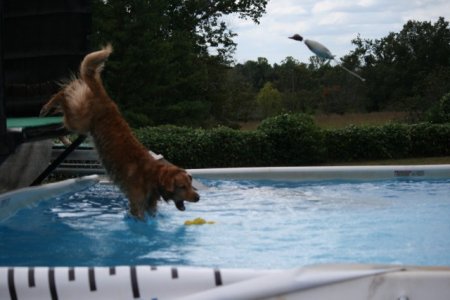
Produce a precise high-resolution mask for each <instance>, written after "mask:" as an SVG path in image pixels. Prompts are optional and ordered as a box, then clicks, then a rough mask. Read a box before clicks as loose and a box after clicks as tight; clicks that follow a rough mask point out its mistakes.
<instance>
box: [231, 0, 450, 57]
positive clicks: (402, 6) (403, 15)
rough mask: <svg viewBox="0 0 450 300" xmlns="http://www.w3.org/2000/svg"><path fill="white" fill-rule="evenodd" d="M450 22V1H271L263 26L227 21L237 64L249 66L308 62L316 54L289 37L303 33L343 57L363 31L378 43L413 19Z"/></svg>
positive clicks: (364, 35)
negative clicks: (288, 60) (250, 63)
mask: <svg viewBox="0 0 450 300" xmlns="http://www.w3.org/2000/svg"><path fill="white" fill-rule="evenodd" d="M440 16H442V17H444V18H445V20H446V21H450V0H319V1H315V0H269V3H268V5H267V8H266V14H265V15H264V16H263V17H262V18H261V19H260V24H259V25H258V24H255V23H253V22H252V21H251V20H247V21H246V20H241V19H238V18H234V17H229V18H228V19H226V21H227V23H228V26H229V28H231V29H232V30H233V31H234V32H236V33H238V36H237V37H235V42H236V43H237V44H238V45H237V50H236V53H235V56H234V57H235V60H236V62H237V63H243V62H245V61H247V60H256V59H257V58H258V57H265V58H267V59H268V60H269V63H271V64H273V63H281V61H282V60H284V59H285V58H286V57H287V56H292V57H294V58H295V59H297V60H299V61H301V62H305V63H308V62H309V57H310V56H311V55H312V53H311V52H310V51H309V49H308V48H307V47H306V46H305V45H304V44H303V43H300V42H296V41H293V40H290V39H288V38H287V37H288V36H291V35H292V34H294V33H299V34H300V35H302V36H303V37H304V38H306V39H311V40H316V41H318V42H320V43H322V44H324V45H325V46H326V47H327V48H328V49H330V50H331V52H332V53H333V54H335V55H336V56H337V58H340V57H342V56H344V55H346V54H348V53H349V52H350V51H351V50H353V49H354V48H355V47H354V46H353V45H352V44H351V40H352V39H354V38H355V37H356V36H357V35H358V33H359V34H360V35H361V37H362V38H364V39H377V38H382V37H385V36H387V35H388V34H389V33H390V32H399V31H400V30H401V29H402V27H403V25H404V24H405V23H406V22H407V21H408V20H417V21H431V22H432V23H434V22H436V21H437V19H438V17H440Z"/></svg>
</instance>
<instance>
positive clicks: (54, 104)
mask: <svg viewBox="0 0 450 300" xmlns="http://www.w3.org/2000/svg"><path fill="white" fill-rule="evenodd" d="M65 100H66V96H65V94H64V90H60V91H59V92H58V93H56V94H54V95H53V96H52V97H51V98H50V100H49V101H48V102H47V103H46V104H45V105H44V106H43V107H42V108H41V111H40V112H39V116H40V117H45V116H47V115H49V114H50V113H56V112H62V107H61V106H62V102H63V101H65Z"/></svg>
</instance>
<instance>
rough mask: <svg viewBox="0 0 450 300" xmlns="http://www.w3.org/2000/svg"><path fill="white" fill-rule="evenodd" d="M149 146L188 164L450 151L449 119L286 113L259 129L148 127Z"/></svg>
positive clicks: (284, 162)
mask: <svg viewBox="0 0 450 300" xmlns="http://www.w3.org/2000/svg"><path fill="white" fill-rule="evenodd" d="M135 133H136V136H137V137H138V139H139V140H140V141H141V142H142V143H143V144H144V145H145V146H146V147H148V148H149V149H151V150H153V151H154V152H156V153H160V154H163V155H164V156H165V157H166V159H168V160H169V161H171V162H173V163H174V164H177V165H180V166H183V167H185V168H220V167H251V166H253V167H257V166H301V165H314V164H325V163H334V162H350V161H358V160H377V159H389V158H408V157H427V156H448V155H450V124H439V125H438V124H429V123H424V124H415V125H407V124H388V125H384V126H348V127H346V128H343V129H334V130H322V129H320V128H319V127H318V126H316V125H315V124H314V122H313V120H312V118H311V117H310V116H307V115H303V114H297V115H289V114H284V115H280V116H277V117H273V118H269V119H266V120H265V121H263V122H262V123H261V125H260V127H258V129H257V130H253V131H240V130H234V129H230V128H227V127H219V128H215V129H210V130H204V129H191V128H187V127H176V126H162V127H147V128H141V129H138V130H136V131H135Z"/></svg>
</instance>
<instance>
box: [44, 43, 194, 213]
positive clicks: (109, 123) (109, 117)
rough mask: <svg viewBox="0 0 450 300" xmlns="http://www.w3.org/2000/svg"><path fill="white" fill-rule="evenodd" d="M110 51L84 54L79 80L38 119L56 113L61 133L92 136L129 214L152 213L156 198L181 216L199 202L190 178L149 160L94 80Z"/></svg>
mask: <svg viewBox="0 0 450 300" xmlns="http://www.w3.org/2000/svg"><path fill="white" fill-rule="evenodd" d="M111 52H112V47H111V45H108V46H106V47H104V48H103V49H102V50H100V51H96V52H92V53H90V54H88V55H86V57H85V58H84V59H83V61H82V62H81V66H80V74H79V77H78V78H73V79H72V80H71V81H70V82H68V83H67V84H65V85H63V87H62V89H61V90H60V91H59V92H58V93H56V94H55V95H54V96H53V97H52V98H51V99H50V100H49V101H48V102H47V103H46V104H45V105H44V106H43V108H42V110H41V116H44V115H47V114H49V113H51V112H54V111H57V112H62V113H63V115H64V125H65V126H66V127H67V129H69V130H70V131H72V132H75V133H78V134H90V135H91V136H92V139H93V141H94V144H95V147H96V149H97V152H98V154H99V156H100V159H101V161H102V163H103V165H104V167H105V169H106V171H107V173H108V175H109V176H110V177H111V179H112V180H113V182H114V183H115V184H117V185H118V186H119V187H120V188H121V190H122V191H123V192H124V193H125V195H126V196H127V198H128V200H129V206H130V212H131V214H132V215H134V216H136V217H137V218H139V219H144V217H145V213H146V212H148V213H149V214H151V215H152V214H154V213H155V212H156V207H157V202H158V200H159V199H160V198H161V197H162V198H163V199H164V200H166V201H168V200H170V199H171V200H173V201H174V202H175V206H176V207H177V208H178V209H179V210H181V211H183V210H185V206H184V201H189V202H197V201H199V199H200V196H199V195H198V193H197V192H196V190H195V188H194V187H193V186H192V177H191V176H190V175H189V174H188V173H187V172H186V171H185V170H184V169H181V168H178V167H176V166H174V165H167V164H165V163H163V162H160V161H157V160H155V159H154V158H153V157H152V156H150V154H149V152H148V150H147V149H146V148H145V147H144V146H143V145H142V144H141V143H140V142H139V141H138V140H137V139H136V137H135V136H134V135H133V133H132V131H131V129H130V127H129V125H128V124H127V122H126V121H125V120H124V118H123V117H122V116H121V114H120V112H119V109H118V107H117V105H116V104H115V103H114V102H113V101H112V100H111V98H110V97H109V96H108V94H107V92H106V90H105V88H104V86H103V83H102V79H101V77H100V75H101V72H102V69H103V66H104V63H105V61H106V60H107V58H108V57H109V55H110V54H111Z"/></svg>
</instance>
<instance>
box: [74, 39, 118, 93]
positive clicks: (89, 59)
mask: <svg viewBox="0 0 450 300" xmlns="http://www.w3.org/2000/svg"><path fill="white" fill-rule="evenodd" d="M112 51H113V49H112V46H111V44H108V45H106V46H105V47H103V49H102V50H99V51H96V52H92V53H89V54H88V55H86V56H85V57H84V59H83V61H82V62H81V66H80V77H81V79H82V80H83V81H84V82H86V84H87V85H88V87H89V88H90V89H91V91H92V92H93V93H94V94H95V93H98V92H99V93H106V91H105V88H104V87H103V84H102V79H101V77H100V73H101V72H102V70H103V66H104V65H105V61H106V60H107V59H108V57H109V55H110V54H111V53H112Z"/></svg>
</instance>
